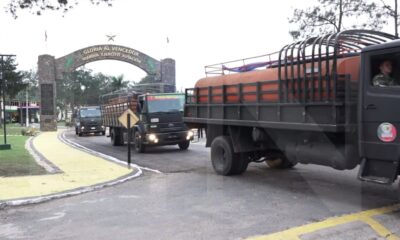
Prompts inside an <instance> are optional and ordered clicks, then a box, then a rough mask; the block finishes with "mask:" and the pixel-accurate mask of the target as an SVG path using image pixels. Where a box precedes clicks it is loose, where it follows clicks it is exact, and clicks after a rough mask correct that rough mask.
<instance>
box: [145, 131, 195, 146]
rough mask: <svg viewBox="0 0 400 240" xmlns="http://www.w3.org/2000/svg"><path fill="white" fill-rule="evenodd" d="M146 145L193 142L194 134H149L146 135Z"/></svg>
mask: <svg viewBox="0 0 400 240" xmlns="http://www.w3.org/2000/svg"><path fill="white" fill-rule="evenodd" d="M145 139H146V140H145V142H144V144H146V145H152V146H160V145H174V144H178V143H180V142H184V141H191V140H193V132H192V131H190V130H188V131H181V132H169V133H149V134H146V137H145Z"/></svg>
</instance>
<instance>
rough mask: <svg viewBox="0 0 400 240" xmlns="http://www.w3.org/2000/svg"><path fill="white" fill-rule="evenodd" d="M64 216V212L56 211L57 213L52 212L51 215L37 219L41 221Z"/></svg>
mask: <svg viewBox="0 0 400 240" xmlns="http://www.w3.org/2000/svg"><path fill="white" fill-rule="evenodd" d="M64 216H65V212H57V213H54V214H53V216H52V217H47V218H41V219H39V220H38V221H39V222H43V221H51V220H57V219H60V218H63V217H64Z"/></svg>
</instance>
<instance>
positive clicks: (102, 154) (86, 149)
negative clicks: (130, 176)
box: [58, 131, 162, 173]
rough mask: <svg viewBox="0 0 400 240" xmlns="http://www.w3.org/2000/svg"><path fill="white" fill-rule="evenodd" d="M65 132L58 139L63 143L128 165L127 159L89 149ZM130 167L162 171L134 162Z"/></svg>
mask: <svg viewBox="0 0 400 240" xmlns="http://www.w3.org/2000/svg"><path fill="white" fill-rule="evenodd" d="M65 132H66V131H63V132H62V133H60V134H59V135H58V139H59V140H60V141H61V142H63V143H65V144H67V145H69V146H70V147H73V148H76V149H79V150H81V151H84V152H87V153H89V154H92V155H94V156H96V157H100V158H103V159H105V160H108V161H111V162H114V163H117V164H120V165H123V166H128V163H127V162H125V161H122V160H120V159H118V158H115V157H112V156H109V155H107V154H104V153H100V152H97V151H94V150H92V149H89V148H87V147H85V146H82V145H80V144H78V143H76V142H73V141H71V140H68V139H67V138H66V137H65ZM130 167H133V168H138V169H142V170H146V171H149V172H154V173H162V172H161V171H159V170H157V169H152V168H147V167H142V166H139V165H137V164H134V163H131V165H130Z"/></svg>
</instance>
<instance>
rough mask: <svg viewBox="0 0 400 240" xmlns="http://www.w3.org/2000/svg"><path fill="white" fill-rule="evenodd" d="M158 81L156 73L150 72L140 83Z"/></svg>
mask: <svg viewBox="0 0 400 240" xmlns="http://www.w3.org/2000/svg"><path fill="white" fill-rule="evenodd" d="M146 83H156V75H154V74H149V75H146V76H145V77H143V78H142V79H141V80H140V81H139V83H138V84H146Z"/></svg>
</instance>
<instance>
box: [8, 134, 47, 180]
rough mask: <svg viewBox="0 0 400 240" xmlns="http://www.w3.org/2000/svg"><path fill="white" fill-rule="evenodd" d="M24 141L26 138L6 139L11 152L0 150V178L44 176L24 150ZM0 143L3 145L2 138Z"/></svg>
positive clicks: (42, 170)
mask: <svg viewBox="0 0 400 240" xmlns="http://www.w3.org/2000/svg"><path fill="white" fill-rule="evenodd" d="M20 132H21V131H20ZM10 134H11V133H10ZM19 134H21V133H19ZM7 135H8V133H7ZM26 140H28V137H25V136H9V137H7V143H9V144H11V150H0V177H10V176H23V175H40V174H46V171H45V170H44V169H43V168H42V167H40V166H39V165H37V164H36V162H35V160H34V159H33V157H32V156H31V155H30V154H29V152H28V151H27V150H26V149H25V142H26ZM0 143H1V144H3V139H2V138H1V139H0Z"/></svg>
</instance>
